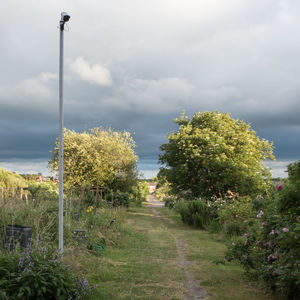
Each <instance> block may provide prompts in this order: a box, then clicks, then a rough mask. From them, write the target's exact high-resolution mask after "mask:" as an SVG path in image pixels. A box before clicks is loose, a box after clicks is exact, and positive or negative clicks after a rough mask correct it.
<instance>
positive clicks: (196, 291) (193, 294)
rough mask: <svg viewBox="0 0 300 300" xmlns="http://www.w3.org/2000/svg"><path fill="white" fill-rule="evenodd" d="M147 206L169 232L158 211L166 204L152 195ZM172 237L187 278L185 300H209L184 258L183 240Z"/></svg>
mask: <svg viewBox="0 0 300 300" xmlns="http://www.w3.org/2000/svg"><path fill="white" fill-rule="evenodd" d="M147 206H148V207H152V208H153V214H154V215H155V216H156V217H157V218H158V219H159V220H160V222H162V226H163V228H164V229H165V230H169V229H168V227H167V224H165V222H163V220H162V217H161V215H160V213H159V211H158V210H157V209H158V208H160V207H163V206H164V203H163V202H160V201H157V200H156V199H155V197H154V196H152V195H150V196H149V199H148V203H147ZM172 236H173V238H174V240H175V243H176V247H177V252H178V260H177V263H178V265H179V266H180V267H181V268H182V269H183V271H184V274H185V277H186V281H185V283H184V286H185V288H186V290H187V295H186V296H185V299H186V300H196V299H202V300H207V299H208V298H207V297H206V293H205V290H204V289H203V288H202V287H201V285H200V281H199V280H196V279H195V278H194V276H193V275H192V273H191V272H190V271H189V269H188V267H189V265H190V264H191V262H190V261H188V260H187V259H186V258H185V256H184V248H185V246H186V245H185V244H184V243H183V242H182V241H181V240H179V239H178V238H177V237H176V235H175V234H172Z"/></svg>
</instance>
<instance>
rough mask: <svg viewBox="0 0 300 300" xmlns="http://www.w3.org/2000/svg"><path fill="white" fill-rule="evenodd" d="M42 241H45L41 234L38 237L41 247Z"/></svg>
mask: <svg viewBox="0 0 300 300" xmlns="http://www.w3.org/2000/svg"><path fill="white" fill-rule="evenodd" d="M42 241H43V239H42V237H41V235H40V234H39V235H38V245H39V246H40V245H41V243H42Z"/></svg>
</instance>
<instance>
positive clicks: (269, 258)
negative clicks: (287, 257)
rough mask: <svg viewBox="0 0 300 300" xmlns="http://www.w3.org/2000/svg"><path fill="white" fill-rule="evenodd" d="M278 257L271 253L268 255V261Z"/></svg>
mask: <svg viewBox="0 0 300 300" xmlns="http://www.w3.org/2000/svg"><path fill="white" fill-rule="evenodd" d="M276 259H277V256H276V255H274V254H270V255H269V256H268V261H271V260H276Z"/></svg>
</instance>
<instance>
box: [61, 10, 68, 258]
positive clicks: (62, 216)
mask: <svg viewBox="0 0 300 300" xmlns="http://www.w3.org/2000/svg"><path fill="white" fill-rule="evenodd" d="M69 20H70V15H68V14H67V13H65V12H62V13H61V19H60V22H59V32H60V39H59V177H58V181H59V209H58V219H59V222H58V249H59V252H60V253H63V251H64V177H63V174H64V113H63V72H64V27H65V23H66V22H68V21H69Z"/></svg>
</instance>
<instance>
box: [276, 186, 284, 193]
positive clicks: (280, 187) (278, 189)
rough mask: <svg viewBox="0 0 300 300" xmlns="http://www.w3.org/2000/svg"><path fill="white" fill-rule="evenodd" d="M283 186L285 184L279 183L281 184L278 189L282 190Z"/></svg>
mask: <svg viewBox="0 0 300 300" xmlns="http://www.w3.org/2000/svg"><path fill="white" fill-rule="evenodd" d="M282 188H283V185H282V184H281V185H279V186H278V187H277V191H278V192H279V191H281V190H282Z"/></svg>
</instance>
